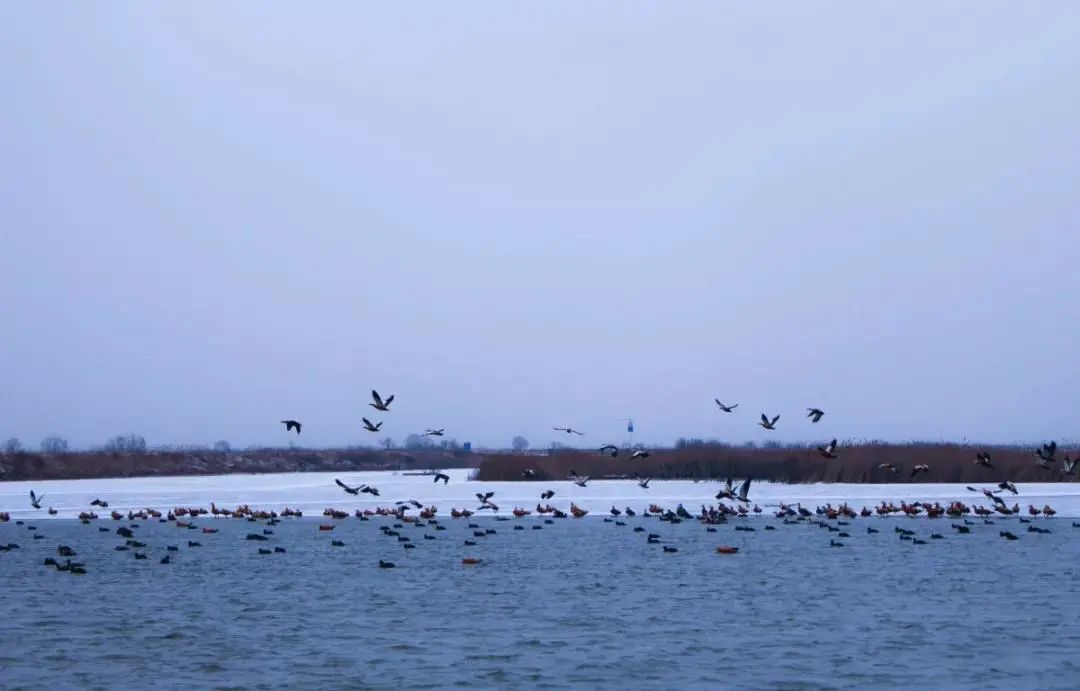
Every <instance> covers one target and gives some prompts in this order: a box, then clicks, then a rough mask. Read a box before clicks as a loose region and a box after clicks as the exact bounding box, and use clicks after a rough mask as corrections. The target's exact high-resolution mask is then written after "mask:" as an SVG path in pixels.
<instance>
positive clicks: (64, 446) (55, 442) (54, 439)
mask: <svg viewBox="0 0 1080 691" xmlns="http://www.w3.org/2000/svg"><path fill="white" fill-rule="evenodd" d="M67 451H68V442H67V439H64V438H63V437H60V436H57V435H55V434H53V435H50V436H48V437H45V438H44V439H42V440H41V453H47V454H61V453H67Z"/></svg>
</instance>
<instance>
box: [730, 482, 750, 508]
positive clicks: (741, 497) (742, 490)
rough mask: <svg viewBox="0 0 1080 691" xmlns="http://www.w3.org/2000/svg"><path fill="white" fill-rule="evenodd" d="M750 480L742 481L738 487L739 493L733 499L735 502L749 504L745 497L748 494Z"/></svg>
mask: <svg viewBox="0 0 1080 691" xmlns="http://www.w3.org/2000/svg"><path fill="white" fill-rule="evenodd" d="M750 480H751V478H746V479H745V480H743V483H742V484H741V485H739V493H738V494H737V495H736V496H735V497H733V498H734V499H735V500H736V501H741V502H742V503H744V504H748V503H750V500H749V499H748V498H747V495H748V494H749V493H750Z"/></svg>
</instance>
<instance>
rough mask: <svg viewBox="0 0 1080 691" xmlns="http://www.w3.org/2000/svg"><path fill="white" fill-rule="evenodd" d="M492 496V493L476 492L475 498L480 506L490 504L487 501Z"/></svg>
mask: <svg viewBox="0 0 1080 691" xmlns="http://www.w3.org/2000/svg"><path fill="white" fill-rule="evenodd" d="M494 496H495V493H494V492H477V493H476V498H477V499H479V500H480V503H481V504H490V503H491V502H490V501H489V500H490V499H491V498H492V497H494Z"/></svg>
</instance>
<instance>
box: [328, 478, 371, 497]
mask: <svg viewBox="0 0 1080 691" xmlns="http://www.w3.org/2000/svg"><path fill="white" fill-rule="evenodd" d="M334 482H336V483H337V486H338V487H340V488H341V489H343V490H345V491H346V492H348V493H349V494H351V495H353V496H356V495H357V494H360V491H361V488H363V487H364V486H365V485H361V486H360V487H349V486H348V485H346V484H345V483H344V482H342V481H341V480H339V479H337V478H334Z"/></svg>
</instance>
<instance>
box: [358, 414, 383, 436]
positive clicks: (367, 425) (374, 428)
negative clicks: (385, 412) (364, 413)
mask: <svg viewBox="0 0 1080 691" xmlns="http://www.w3.org/2000/svg"><path fill="white" fill-rule="evenodd" d="M360 419H361V420H363V421H364V429H366V430H367V431H368V432H378V431H379V428H380V427H382V420H379V423H378V424H374V423H372V422H371V420H368V419H367V418H366V417H364V418H360Z"/></svg>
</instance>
